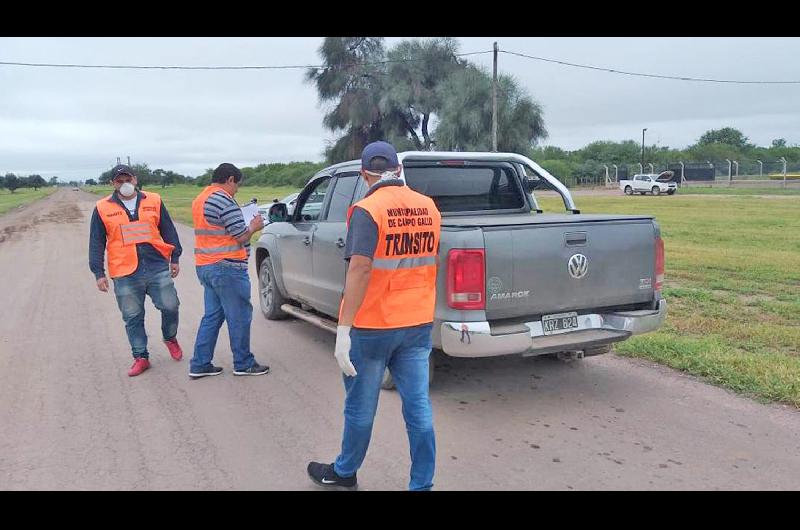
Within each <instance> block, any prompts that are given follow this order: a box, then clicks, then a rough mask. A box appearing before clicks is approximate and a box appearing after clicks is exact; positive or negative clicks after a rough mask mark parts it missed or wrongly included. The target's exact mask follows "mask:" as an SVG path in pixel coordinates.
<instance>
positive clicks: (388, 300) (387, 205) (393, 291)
mask: <svg viewBox="0 0 800 530" xmlns="http://www.w3.org/2000/svg"><path fill="white" fill-rule="evenodd" d="M356 207H359V208H363V209H364V210H366V211H367V212H369V214H370V216H372V219H373V220H374V221H375V224H376V225H377V226H378V244H377V246H376V248H375V254H374V255H373V258H372V272H371V273H370V278H369V285H368V287H367V293H366V295H365V296H364V301H363V302H362V304H361V307H360V308H359V309H358V312H357V313H356V317H355V320H354V321H353V327H356V328H364V329H395V328H404V327H409V326H418V325H421V324H429V323H431V322H433V313H434V306H435V305H436V255H437V253H438V250H439V235H440V232H441V220H442V218H441V214H440V213H439V210H438V209H437V208H436V205H435V204H434V202H433V200H431V198H430V197H427V196H425V195H422V194H421V193H417V192H416V191H414V190H412V189H411V188H409V187H408V186H386V187H382V188H378V189H377V190H375V191H374V192H373V193H371V194H369V195H368V196H367V197H365V198H364V199H362V200H361V201H359V202H357V203H356V204H354V205H353V206H351V207H350V210H349V211H348V212H347V224H348V227H349V225H350V217H351V216H352V215H353V210H354V209H355V208H356ZM340 310H341V308H340ZM340 316H341V315H340Z"/></svg>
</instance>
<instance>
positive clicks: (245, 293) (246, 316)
mask: <svg viewBox="0 0 800 530" xmlns="http://www.w3.org/2000/svg"><path fill="white" fill-rule="evenodd" d="M196 269H197V277H198V278H199V279H200V283H201V284H202V285H203V289H204V294H203V300H204V302H205V314H204V315H203V319H202V320H201V321H200V328H199V329H198V330H197V339H195V341H194V355H193V356H192V360H191V364H190V369H191V370H201V369H202V368H206V367H208V366H209V365H210V364H211V361H212V360H213V359H214V348H215V347H216V345H217V337H218V336H219V329H220V328H221V327H222V323H223V322H227V323H228V335H229V336H230V340H231V351H232V352H233V369H234V370H247V369H248V368H250V367H251V366H253V365H254V364H255V362H256V359H255V357H254V356H253V353H252V352H251V351H250V322H251V321H252V319H253V305H252V304H251V303H250V276H249V275H248V273H247V269H246V268H242V267H239V266H236V265H227V264H225V263H224V262H222V261H220V262H217V263H212V264H211V265H201V266H198V267H196Z"/></svg>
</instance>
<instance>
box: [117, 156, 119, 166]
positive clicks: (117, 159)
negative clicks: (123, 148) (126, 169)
mask: <svg viewBox="0 0 800 530" xmlns="http://www.w3.org/2000/svg"><path fill="white" fill-rule="evenodd" d="M119 164H120V162H119V157H117V165H119Z"/></svg>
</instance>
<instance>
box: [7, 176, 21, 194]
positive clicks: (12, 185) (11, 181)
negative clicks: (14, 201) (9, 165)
mask: <svg viewBox="0 0 800 530" xmlns="http://www.w3.org/2000/svg"><path fill="white" fill-rule="evenodd" d="M3 185H4V186H5V187H6V189H8V191H10V192H11V193H14V190H16V189H17V188H19V187H20V186H21V185H22V183H21V182H20V180H19V177H17V176H16V175H15V174H13V173H6V176H5V178H4V179H3Z"/></svg>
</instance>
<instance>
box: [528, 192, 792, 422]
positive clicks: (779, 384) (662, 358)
mask: <svg viewBox="0 0 800 530" xmlns="http://www.w3.org/2000/svg"><path fill="white" fill-rule="evenodd" d="M737 191H749V192H750V194H749V195H751V196H741V195H739V194H737V195H728V196H724V195H717V194H715V195H709V196H703V195H693V196H684V195H683V194H682V192H679V194H678V195H675V196H672V197H650V196H644V197H641V196H635V197H589V196H580V197H576V198H575V199H576V203H577V205H578V207H579V208H580V209H581V211H582V212H583V213H627V214H643V213H644V214H652V215H654V216H655V217H656V220H657V221H658V223H659V225H660V226H661V234H662V237H663V239H664V246H665V254H666V282H665V290H664V296H665V297H666V298H667V302H668V304H669V306H668V316H667V321H666V323H665V325H664V327H663V328H662V329H661V330H659V331H657V332H655V333H651V334H647V335H642V336H639V337H634V338H632V339H630V340H628V341H626V342H623V343H621V344H619V345H618V346H617V348H616V350H617V352H618V353H619V354H621V355H627V356H631V357H642V358H645V359H650V360H653V361H657V362H659V363H663V364H666V365H668V366H671V367H673V368H677V369H680V370H684V371H687V372H689V373H692V374H695V375H699V376H703V377H705V378H706V379H707V380H709V381H710V382H713V383H715V384H719V385H722V386H724V387H727V388H730V389H733V390H735V391H738V392H742V393H745V394H748V395H751V396H753V397H756V398H760V399H764V400H772V401H782V402H786V403H791V404H793V405H795V406H797V407H800V198H797V199H795V198H794V197H779V198H761V197H758V196H757V195H758V194H759V193H760V192H758V191H755V190H737ZM770 191H771V192H774V190H770ZM771 194H774V193H771ZM540 202H541V203H542V206H543V208H545V211H546V212H547V211H556V210H557V209H559V208H561V207H562V205H561V203H560V200H559V199H555V198H550V197H548V198H545V199H543V200H542V201H540Z"/></svg>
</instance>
